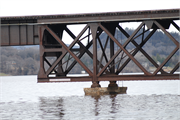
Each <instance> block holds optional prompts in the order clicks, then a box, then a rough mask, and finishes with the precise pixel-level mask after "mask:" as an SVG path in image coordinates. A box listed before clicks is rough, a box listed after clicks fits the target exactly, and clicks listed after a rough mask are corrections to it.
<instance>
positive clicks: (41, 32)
mask: <svg viewBox="0 0 180 120" xmlns="http://www.w3.org/2000/svg"><path fill="white" fill-rule="evenodd" d="M44 30H45V28H44V27H41V26H40V27H39V46H40V49H39V52H40V68H39V73H38V78H47V76H46V74H45V70H44V46H43V39H44Z"/></svg>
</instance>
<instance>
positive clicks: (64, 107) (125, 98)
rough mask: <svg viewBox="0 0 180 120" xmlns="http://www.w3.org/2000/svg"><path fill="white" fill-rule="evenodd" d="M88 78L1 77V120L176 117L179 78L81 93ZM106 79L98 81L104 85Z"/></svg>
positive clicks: (172, 119) (160, 119)
mask: <svg viewBox="0 0 180 120" xmlns="http://www.w3.org/2000/svg"><path fill="white" fill-rule="evenodd" d="M91 84H92V83H91V82H74V83H73V82H72V83H44V84H38V83H37V76H16V77H14V76H13V77H2V78H1V80H0V87H1V88H0V90H1V91H0V119H2V120H37V119H38V120H61V119H62V120H84V119H85V120H147V119H148V120H180V114H179V113H180V102H179V101H180V91H179V90H180V89H179V87H180V81H126V82H124V85H125V86H127V87H128V91H127V94H118V95H104V96H84V92H83V88H87V87H90V86H91ZM108 84H109V82H101V85H102V86H103V87H106V86H107V85H108Z"/></svg>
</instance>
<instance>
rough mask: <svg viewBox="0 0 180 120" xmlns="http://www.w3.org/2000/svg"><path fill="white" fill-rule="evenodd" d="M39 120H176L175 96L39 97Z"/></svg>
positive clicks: (178, 99) (176, 96) (179, 106)
mask: <svg viewBox="0 0 180 120" xmlns="http://www.w3.org/2000/svg"><path fill="white" fill-rule="evenodd" d="M39 100H40V102H39V110H40V111H41V112H39V113H41V119H73V120H74V119H75V120H76V119H77V120H78V119H87V120H88V119H102V120H106V119H115V120H116V119H123V120H129V119H147V118H148V119H152V120H154V119H156V120H162V119H165V120H179V119H180V115H179V113H180V109H179V108H180V102H179V101H180V96H178V95H150V96H146V95H138V96H129V95H105V96H73V97H49V98H48V97H47V98H46V97H40V98H39Z"/></svg>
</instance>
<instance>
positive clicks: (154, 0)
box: [0, 0, 180, 16]
mask: <svg viewBox="0 0 180 120" xmlns="http://www.w3.org/2000/svg"><path fill="white" fill-rule="evenodd" d="M171 8H180V0H0V16H19V15H47V14H69V13H92V12H93V13H94V12H112V11H132V10H152V9H171Z"/></svg>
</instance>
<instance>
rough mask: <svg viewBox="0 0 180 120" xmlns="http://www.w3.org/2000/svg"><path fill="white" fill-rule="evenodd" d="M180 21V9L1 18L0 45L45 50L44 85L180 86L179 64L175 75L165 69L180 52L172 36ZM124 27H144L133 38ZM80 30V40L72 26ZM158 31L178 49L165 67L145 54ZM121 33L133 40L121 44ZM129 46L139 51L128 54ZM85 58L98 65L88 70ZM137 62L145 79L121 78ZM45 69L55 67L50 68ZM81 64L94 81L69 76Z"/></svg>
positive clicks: (42, 58)
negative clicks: (137, 83) (179, 82)
mask: <svg viewBox="0 0 180 120" xmlns="http://www.w3.org/2000/svg"><path fill="white" fill-rule="evenodd" d="M179 18H180V9H165V10H146V11H128V12H108V13H88V14H67V15H41V16H16V17H1V18H0V19H1V42H0V45H1V46H14V45H17V46H20V45H39V46H40V49H39V52H40V69H39V73H38V82H75V81H92V86H91V87H92V88H93V87H100V84H99V81H110V84H109V86H110V87H111V86H116V85H117V84H116V81H125V80H178V79H179V74H177V73H178V71H177V70H178V69H179V61H178V62H177V63H176V64H174V66H173V68H172V69H171V71H169V72H167V71H165V70H164V67H165V65H166V63H167V62H168V61H170V60H171V59H172V57H173V56H174V55H175V54H177V52H179V42H180V40H178V39H175V38H174V37H173V36H172V35H171V34H170V33H169V32H168V31H167V29H169V27H170V25H172V26H173V27H174V28H175V29H177V31H180V28H179V25H178V24H177V23H176V22H175V21H178V20H179ZM124 22H128V23H131V22H139V23H140V24H139V26H138V27H137V28H136V29H135V30H134V32H133V33H132V34H129V33H128V32H127V31H126V29H123V27H122V26H121V23H124ZM78 24H83V25H85V26H84V28H83V29H82V30H81V31H80V32H79V34H78V35H77V36H76V35H75V33H74V32H76V31H72V30H70V29H69V28H68V25H78ZM157 30H161V31H162V32H163V33H164V34H165V35H166V36H167V37H168V38H169V39H170V40H171V41H172V42H173V44H174V45H175V47H174V50H173V51H171V52H170V54H169V55H167V57H166V58H165V60H164V61H163V62H162V63H160V64H158V63H157V62H156V61H155V60H154V59H153V58H152V56H150V55H149V54H148V52H147V51H145V50H144V49H143V46H144V45H145V44H146V43H147V42H148V40H149V39H150V38H151V36H153V35H154V33H155V32H156V31H157ZM117 31H120V32H121V35H124V36H126V38H127V39H126V40H125V41H122V40H119V39H118V38H120V35H118V34H116V33H117ZM64 34H67V35H69V36H70V37H71V39H72V42H71V44H70V45H67V44H65V41H68V40H63V35H64ZM103 34H105V35H106V37H105V38H102V35H103ZM139 39H140V41H139ZM84 41H85V42H84ZM162 41H163V38H162ZM129 44H132V45H133V46H134V48H133V49H131V50H130V49H128V48H127V46H128V45H129ZM98 46H99V48H100V49H98ZM108 53H109V54H108ZM138 53H141V54H142V56H143V57H144V58H146V59H147V61H148V62H149V63H150V64H152V65H153V66H154V68H155V69H154V70H153V71H149V69H148V68H147V67H145V66H144V65H143V63H141V61H140V60H139V59H138V58H137V57H136V55H137V54H138ZM84 55H88V57H89V59H90V60H91V61H92V63H93V64H92V68H88V67H87V63H85V62H84V61H82V59H81V58H82V57H83V56H84ZM48 57H55V58H56V60H55V61H53V62H50V61H49V59H48ZM131 61H132V62H133V63H134V64H135V65H136V66H137V67H138V68H139V69H140V70H141V71H142V73H143V74H141V75H123V74H121V73H122V71H123V70H124V68H125V67H126V66H127V65H128V63H130V62H131ZM45 64H46V65H48V66H49V67H48V68H45ZM77 64H79V65H80V66H81V67H82V69H83V70H85V71H86V73H87V74H88V76H83V77H80V76H79V77H71V76H67V75H68V73H69V72H70V71H71V70H72V69H73V68H74V66H75V65H77Z"/></svg>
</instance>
